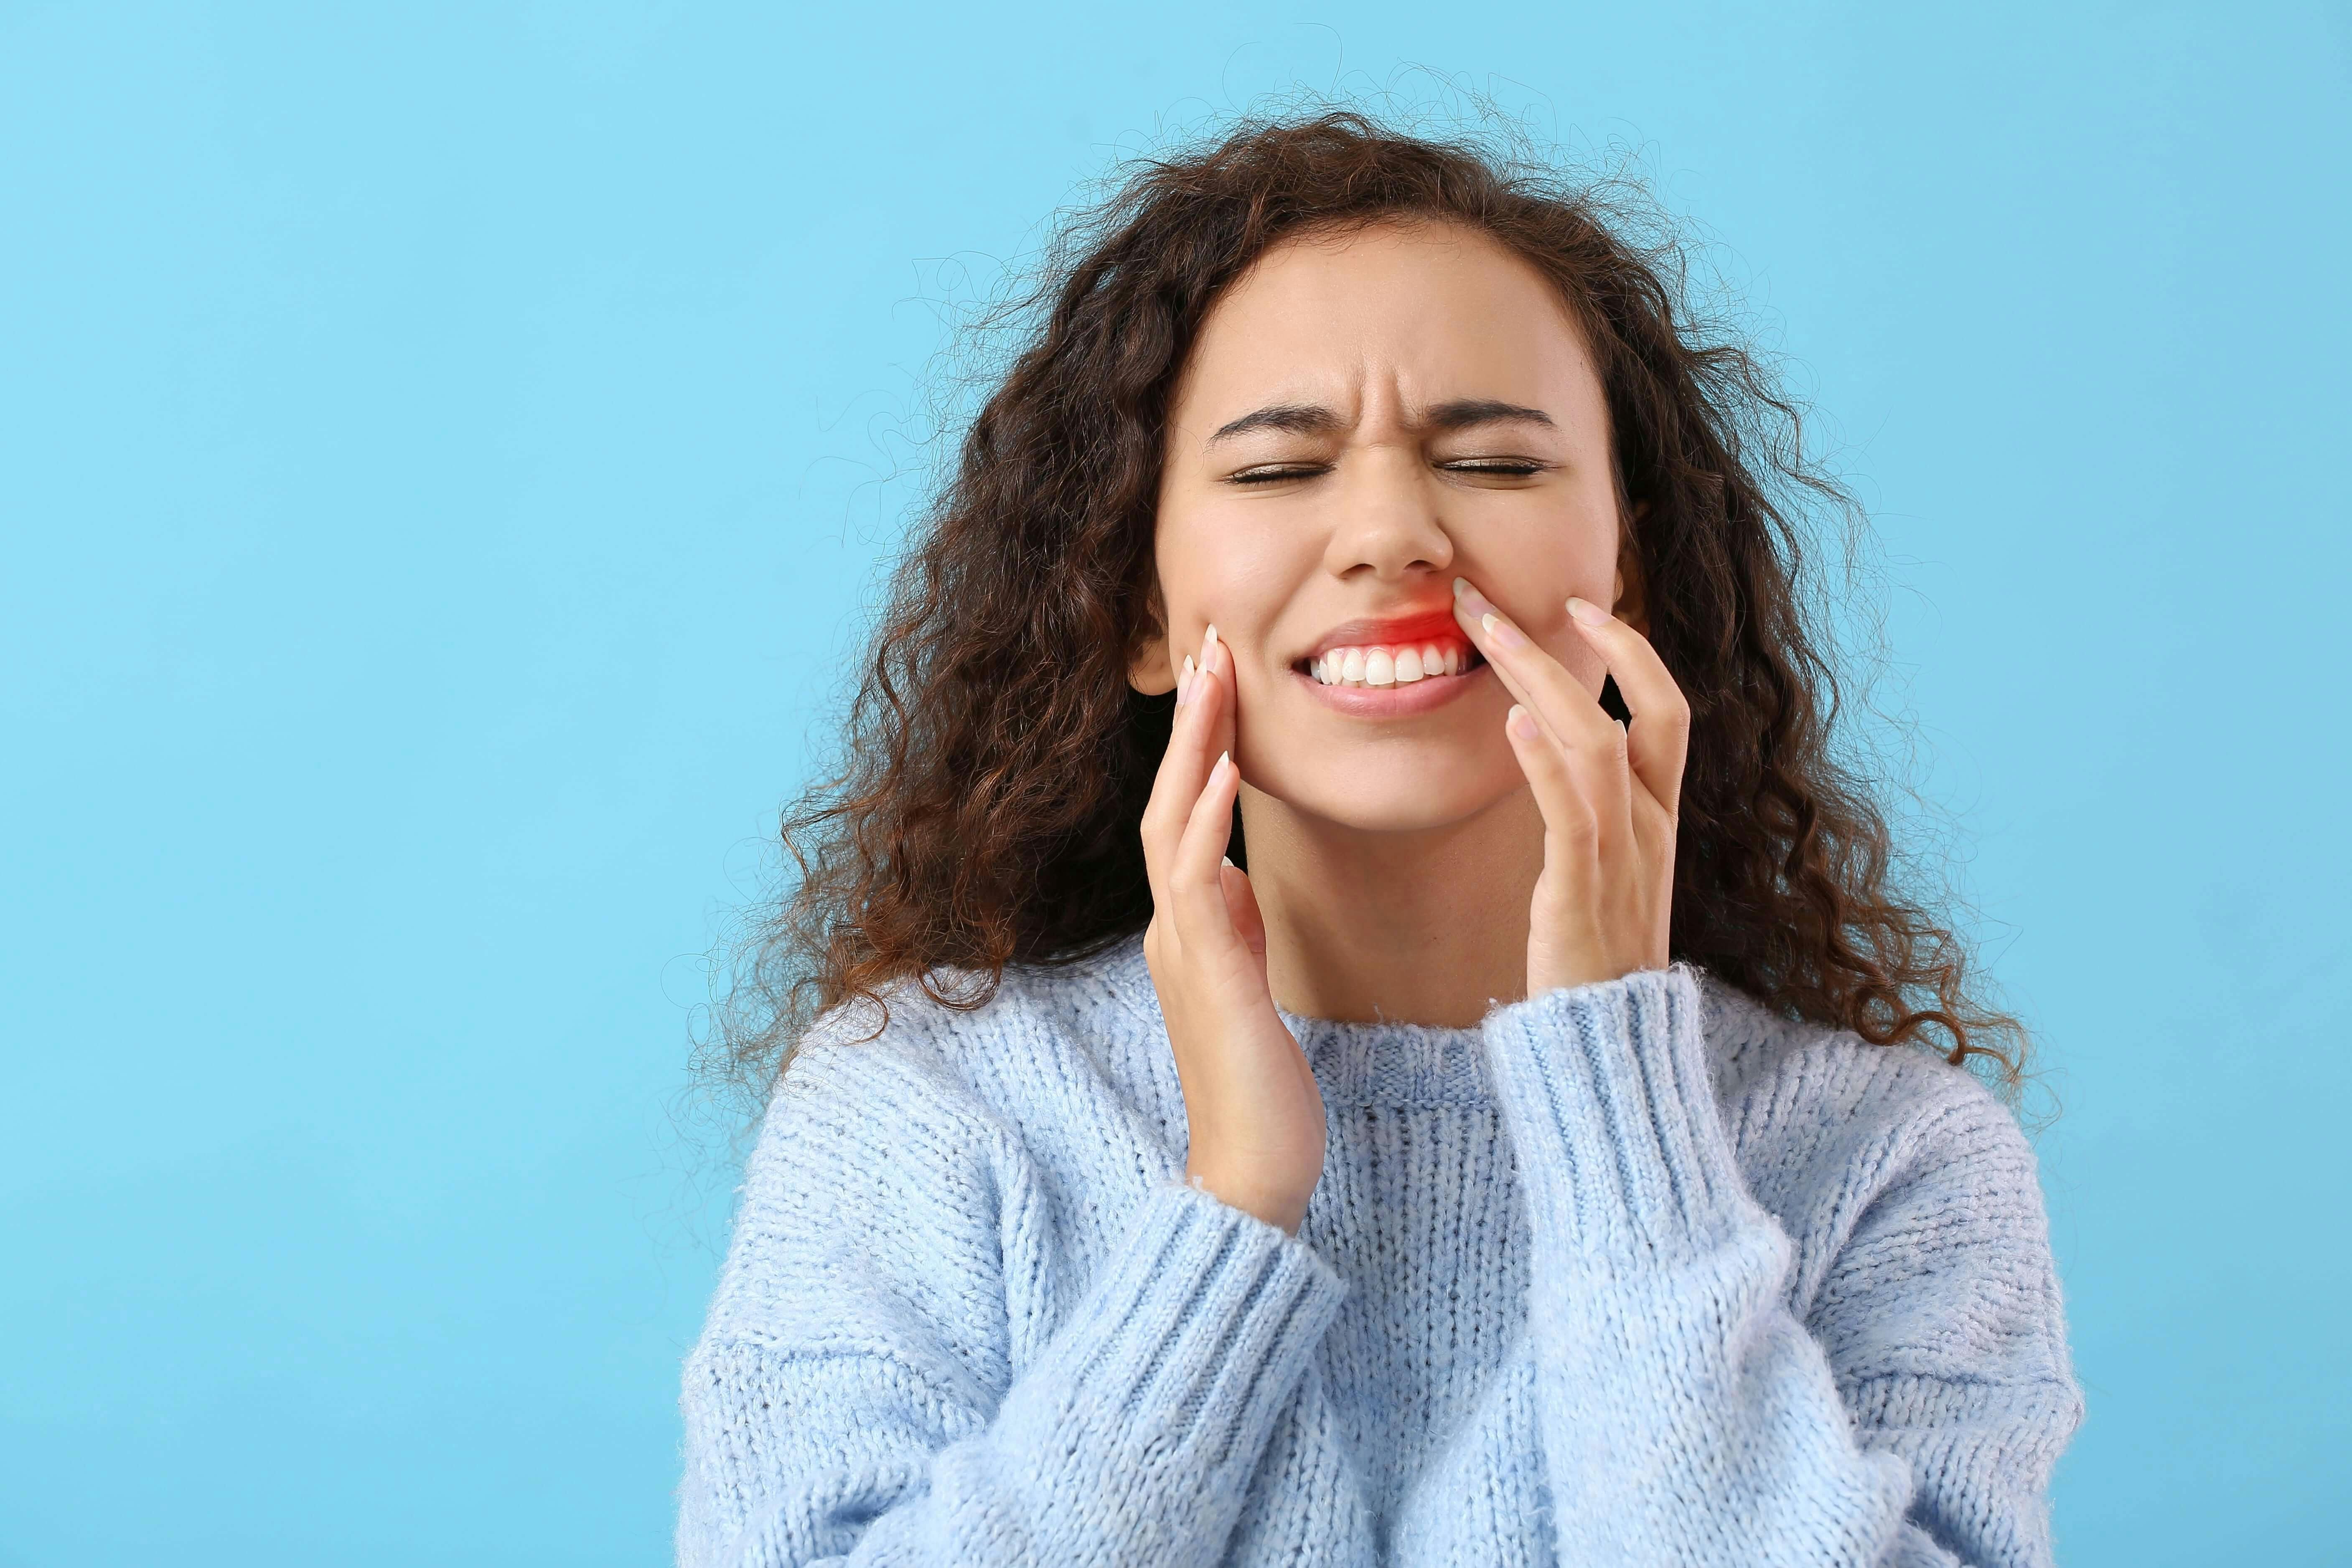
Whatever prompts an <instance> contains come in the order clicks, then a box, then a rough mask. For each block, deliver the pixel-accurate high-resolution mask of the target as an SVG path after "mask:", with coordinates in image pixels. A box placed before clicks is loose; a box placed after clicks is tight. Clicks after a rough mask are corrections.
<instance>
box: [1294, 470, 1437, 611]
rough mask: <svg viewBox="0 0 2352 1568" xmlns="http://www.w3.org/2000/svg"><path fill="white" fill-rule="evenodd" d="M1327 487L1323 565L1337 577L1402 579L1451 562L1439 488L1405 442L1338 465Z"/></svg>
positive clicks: (1404, 579) (1386, 581)
mask: <svg viewBox="0 0 2352 1568" xmlns="http://www.w3.org/2000/svg"><path fill="white" fill-rule="evenodd" d="M1339 479H1340V483H1339V485H1338V486H1336V487H1335V488H1334V489H1333V491H1332V492H1331V501H1332V506H1333V511H1332V525H1331V535H1330V540H1329V542H1328V544H1327V545H1326V546H1325V549H1324V556H1323V564H1324V567H1325V569H1326V570H1328V572H1330V574H1332V575H1333V576H1335V577H1353V576H1357V575H1359V574H1370V576H1371V577H1373V578H1374V579H1375V580H1377V581H1379V582H1382V583H1397V582H1404V581H1406V580H1408V579H1411V578H1412V577H1415V576H1419V575H1423V574H1430V573H1442V572H1444V571H1445V570H1446V569H1447V568H1449V567H1450V566H1452V565H1453V564H1454V540H1453V536H1452V535H1451V534H1449V533H1448V532H1447V531H1446V529H1445V524H1444V519H1442V518H1441V517H1440V516H1439V515H1438V500H1439V495H1438V489H1437V487H1436V486H1434V485H1433V484H1432V483H1431V482H1430V478H1429V475H1428V472H1427V470H1426V469H1425V468H1423V464H1422V460H1421V456H1420V454H1419V453H1418V452H1416V451H1413V450H1412V449H1411V448H1410V447H1404V448H1402V449H1401V448H1399V447H1375V448H1373V449H1372V450H1370V451H1368V452H1365V453H1363V454H1362V455H1361V456H1360V458H1358V460H1357V461H1355V462H1353V463H1347V464H1343V465H1341V468H1340V472H1339Z"/></svg>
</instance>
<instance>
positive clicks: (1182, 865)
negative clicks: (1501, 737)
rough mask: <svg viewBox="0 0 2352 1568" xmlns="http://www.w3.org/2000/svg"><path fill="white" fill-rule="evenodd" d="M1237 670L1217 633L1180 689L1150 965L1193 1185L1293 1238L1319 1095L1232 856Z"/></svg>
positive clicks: (1162, 815)
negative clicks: (1279, 1008)
mask: <svg viewBox="0 0 2352 1568" xmlns="http://www.w3.org/2000/svg"><path fill="white" fill-rule="evenodd" d="M1233 663H1234V661H1233V654H1232V651H1231V650H1230V649H1228V648H1227V647H1225V646H1224V644H1223V643H1222V642H1220V641H1219V640H1218V638H1217V628H1216V627H1215V626H1211V627H1210V628H1209V630H1208V635H1207V636H1206V637H1203V638H1202V644H1201V657H1200V658H1199V660H1198V662H1197V663H1196V662H1195V661H1194V660H1193V659H1192V658H1186V659H1185V661H1184V671H1183V673H1182V674H1181V675H1180V676H1179V677H1178V680H1177V687H1176V719H1175V725H1174V728H1173V729H1172V730H1171V732H1170V735H1169V738H1168V754H1167V755H1166V756H1165V757H1164V758H1162V759H1161V761H1160V773H1159V776H1158V777H1157V779H1155V780H1154V781H1153V784H1152V786H1151V801H1150V805H1147V806H1145V807H1144V810H1143V862H1144V866H1145V868H1146V869H1147V870H1148V872H1149V873H1150V879H1151V924H1150V927H1149V928H1148V929H1147V930H1146V931H1144V933H1143V957H1144V962H1145V963H1148V964H1149V965H1150V968H1151V984H1152V985H1153V987H1154V988H1155V989H1156V990H1158V992H1159V993H1160V1013H1161V1015H1162V1016H1164V1017H1165V1018H1166V1020H1167V1024H1168V1043H1169V1045H1170V1046H1171V1047H1173V1048H1174V1051H1175V1053H1176V1077H1177V1080H1178V1081H1179V1082H1180V1083H1181V1084H1182V1086H1183V1089H1184V1118H1185V1121H1186V1122H1187V1123H1188V1124H1189V1125H1190V1127H1191V1129H1192V1147H1191V1152H1190V1154H1189V1156H1188V1158H1187V1159H1186V1161H1185V1167H1184V1173H1185V1175H1186V1177H1187V1178H1188V1179H1189V1180H1190V1181H1191V1182H1192V1184H1193V1185H1195V1186H1197V1187H1200V1188H1202V1190H1203V1191H1205V1192H1207V1193H1209V1194H1211V1195H1212V1196H1213V1197H1216V1198H1218V1199H1220V1200H1222V1201H1223V1202H1225V1203H1228V1204H1231V1205H1233V1206H1234V1207H1235V1208H1238V1209H1242V1210H1244V1211H1246V1212H1247V1213H1250V1214H1253V1215H1256V1216H1257V1217H1258V1218H1260V1219H1262V1220H1264V1221H1265V1222H1266V1223H1267V1224H1268V1225H1275V1226H1281V1227H1282V1228H1283V1229H1285V1230H1287V1231H1293V1232H1295V1231H1297V1228H1298V1222H1299V1221H1300V1220H1301V1219H1302V1218H1304V1217H1305V1215H1306V1214H1307V1196H1308V1194H1311V1193H1313V1192H1314V1190H1315V1183H1316V1181H1317V1180H1318V1178H1319V1177H1320V1176H1321V1175H1322V1173H1323V1096H1322V1094H1321V1092H1320V1091H1319V1090H1318V1089H1317V1088H1316V1087H1315V1075H1314V1073H1313V1072H1312V1071H1311V1070H1310V1069H1309V1068H1307V1058H1306V1056H1305V1055H1304V1053H1302V1052H1301V1051H1300V1050H1299V1048H1298V1042H1297V1040H1295V1039H1293V1038H1292V1037H1291V1034H1290V1031H1289V1029H1287V1028H1286V1027H1285V1026H1284V1025H1283V1022H1282V1016H1281V1014H1279V1013H1277V1012H1276V1010H1275V1005H1274V995H1273V993H1272V992H1270V991H1269V990H1268V989H1267V988H1266V978H1265V920H1264V918H1263V917H1261V916H1260V914H1259V912H1258V907H1257V897H1256V895H1255V893H1253V892H1252V891H1251V890H1250V882H1249V878H1248V876H1247V875H1245V874H1244V872H1242V871H1241V870H1239V869H1238V868H1235V867H1234V866H1233V865H1232V864H1231V863H1230V862H1228V861H1227V860H1226V858H1225V846H1226V843H1227V841H1228V840H1229V838H1230V837H1231V836H1232V832H1233V816H1234V799H1235V798H1236V796H1237V795H1239V794H1240V791H1241V773H1240V770H1239V769H1238V768H1236V767H1235V766H1234V761H1233V745H1234V668H1233Z"/></svg>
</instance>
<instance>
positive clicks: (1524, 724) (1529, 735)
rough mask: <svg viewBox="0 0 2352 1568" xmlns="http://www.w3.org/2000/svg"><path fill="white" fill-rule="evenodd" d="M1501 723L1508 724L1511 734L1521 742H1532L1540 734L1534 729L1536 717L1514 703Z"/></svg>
mask: <svg viewBox="0 0 2352 1568" xmlns="http://www.w3.org/2000/svg"><path fill="white" fill-rule="evenodd" d="M1503 722H1505V723H1506V724H1508V725H1509V726H1510V728H1511V733H1512V734H1514V735H1517V737H1518V738H1519V739H1520V740H1522V741H1532V740H1534V739H1535V738H1536V737H1537V736H1538V734H1540V733H1542V731H1538V729H1537V728H1536V716H1535V715H1534V714H1532V713H1530V712H1528V710H1526V709H1524V708H1522V707H1520V706H1519V705H1518V704H1517V703H1516V702H1514V703H1512V704H1511V710H1510V712H1509V713H1507V714H1506V715H1505V716H1504V719H1503Z"/></svg>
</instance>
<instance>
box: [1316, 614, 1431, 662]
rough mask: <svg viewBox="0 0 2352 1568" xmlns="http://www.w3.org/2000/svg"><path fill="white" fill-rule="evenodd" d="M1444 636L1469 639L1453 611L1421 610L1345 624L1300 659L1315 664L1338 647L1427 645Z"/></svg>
mask: <svg viewBox="0 0 2352 1568" xmlns="http://www.w3.org/2000/svg"><path fill="white" fill-rule="evenodd" d="M1438 637H1446V638H1449V639H1451V640H1453V641H1454V642H1462V641H1465V640H1467V639H1465V637H1463V635H1462V623H1461V622H1459V621H1457V620H1455V619H1454V611H1453V610H1452V609H1451V608H1446V609H1431V610H1423V611H1417V612H1415V613H1414V614H1412V615H1409V616H1368V617H1366V618H1364V619H1362V620H1355V621H1342V622H1341V623H1340V624H1339V625H1338V626H1333V627H1332V628H1331V629H1330V630H1329V631H1328V632H1325V633H1324V634H1323V638H1322V640H1321V641H1320V642H1318V643H1317V644H1316V645H1315V646H1314V647H1310V648H1308V649H1307V651H1306V652H1305V653H1303V654H1301V655H1300V656H1299V657H1300V658H1302V659H1304V660H1307V662H1310V663H1311V662H1313V661H1314V660H1316V659H1318V658H1322V657H1323V656H1324V655H1325V654H1327V653H1328V652H1330V651H1331V650H1332V649H1333V648H1335V647H1380V646H1382V645H1385V644H1399V645H1402V644H1407V643H1425V642H1431V641H1433V640H1435V639H1436V638H1438Z"/></svg>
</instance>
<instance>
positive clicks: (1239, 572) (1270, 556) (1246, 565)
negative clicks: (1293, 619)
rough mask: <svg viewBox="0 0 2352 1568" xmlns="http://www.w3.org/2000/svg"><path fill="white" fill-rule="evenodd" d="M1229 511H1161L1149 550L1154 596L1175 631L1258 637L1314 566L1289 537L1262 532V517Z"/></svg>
mask: <svg viewBox="0 0 2352 1568" xmlns="http://www.w3.org/2000/svg"><path fill="white" fill-rule="evenodd" d="M1247 511H1248V509H1244V508H1235V507H1233V506H1231V505H1227V506H1223V507H1218V506H1202V505H1193V506H1188V507H1181V508H1176V509H1171V510H1166V511H1163V513H1162V516H1161V519H1160V529H1159V536H1158V543H1157V546H1156V550H1155V555H1156V559H1157V564H1158V566H1159V571H1160V594H1161V595H1162V597H1163V598H1164V599H1165V600H1166V602H1167V605H1168V611H1169V615H1170V616H1171V619H1172V620H1174V621H1175V622H1176V623H1177V624H1178V626H1180V627H1181V626H1182V625H1183V624H1184V623H1185V622H1187V621H1188V620H1189V622H1190V624H1191V625H1192V629H1193V632H1194V634H1195V635H1196V636H1197V635H1198V633H1199V630H1200V627H1201V626H1202V624H1203V623H1207V622H1213V623H1214V624H1215V625H1216V626H1217V628H1218V630H1219V631H1220V632H1226V633H1230V634H1231V635H1233V636H1234V637H1243V636H1244V634H1248V633H1253V632H1255V631H1259V630H1263V629H1264V628H1265V626H1268V625H1270V624H1271V623H1272V621H1273V620H1274V618H1275V616H1276V615H1277V614H1278V613H1279V612H1280V610H1281V608H1282V606H1283V605H1284V604H1285V603H1286V601H1287V599H1288V597H1289V595H1291V594H1292V593H1293V592H1295V591H1296V589H1297V584H1298V583H1299V581H1300V579H1301V577H1302V575H1303V574H1304V572H1306V571H1310V570H1312V568H1313V566H1314V554H1313V551H1312V549H1311V548H1308V549H1307V550H1306V551H1305V552H1304V554H1303V556H1302V552H1301V547H1300V544H1299V542H1298V541H1297V539H1296V538H1295V537H1294V535H1296V533H1297V531H1296V530H1289V529H1283V528H1279V527H1274V526H1269V521H1270V520H1268V519H1267V518H1266V517H1265V516H1263V515H1259V516H1250V515H1247Z"/></svg>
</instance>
